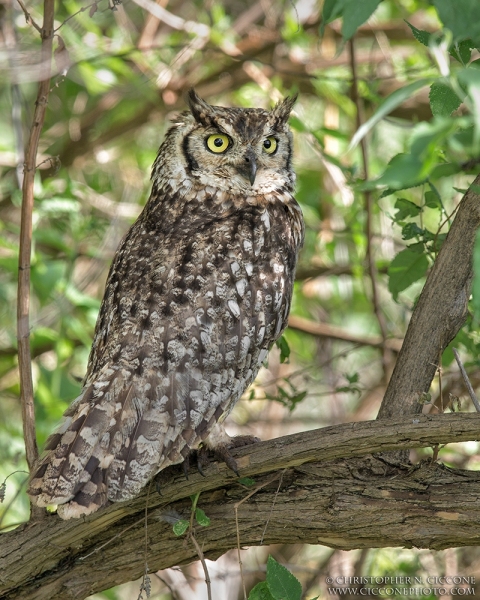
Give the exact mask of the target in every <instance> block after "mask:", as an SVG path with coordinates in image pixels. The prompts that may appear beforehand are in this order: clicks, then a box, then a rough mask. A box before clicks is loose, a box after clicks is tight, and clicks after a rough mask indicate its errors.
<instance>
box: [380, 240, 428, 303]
mask: <svg viewBox="0 0 480 600" xmlns="http://www.w3.org/2000/svg"><path fill="white" fill-rule="evenodd" d="M428 264H429V263H428V258H427V257H426V255H425V253H424V245H423V244H422V243H418V244H413V245H411V246H408V247H407V248H405V249H404V250H402V251H401V252H399V253H398V254H397V255H396V256H395V258H394V259H393V260H392V262H391V263H390V267H389V268H388V289H389V290H390V292H391V294H392V296H393V299H394V300H395V301H396V300H397V298H398V294H399V293H400V292H403V291H404V290H406V289H407V288H408V287H410V286H411V285H412V283H415V282H416V281H418V280H419V279H421V278H422V277H424V276H425V274H426V272H427V269H428Z"/></svg>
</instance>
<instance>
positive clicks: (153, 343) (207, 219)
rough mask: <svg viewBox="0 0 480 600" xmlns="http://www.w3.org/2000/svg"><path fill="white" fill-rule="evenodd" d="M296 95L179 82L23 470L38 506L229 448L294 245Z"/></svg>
mask: <svg viewBox="0 0 480 600" xmlns="http://www.w3.org/2000/svg"><path fill="white" fill-rule="evenodd" d="M294 102H295V98H286V99H285V100H283V101H282V102H280V103H279V104H277V105H276V106H275V107H274V108H273V109H272V110H271V111H267V110H263V109H258V108H251V109H244V108H224V107H220V106H211V105H209V104H208V103H207V102H206V101H204V100H203V99H202V98H200V97H199V96H198V95H197V94H196V92H195V91H194V90H191V91H190V92H189V96H188V103H189V107H190V110H189V111H187V112H184V113H182V114H180V115H179V116H178V117H177V118H175V119H174V120H173V122H172V125H171V127H170V129H169V130H168V132H167V134H166V136H165V140H164V142H163V143H162V145H161V146H160V149H159V152H158V156H157V158H156V160H155V162H154V165H153V169H152V191H151V195H150V198H149V200H148V202H147V204H146V205H145V208H144V209H143V212H142V213H141V214H140V216H139V218H138V219H137V221H136V222H135V223H134V224H133V226H132V227H131V228H130V230H129V231H128V233H127V234H126V235H125V237H124V238H123V240H122V241H121V243H120V246H119V248H118V250H117V252H116V254H115V257H114V260H113V263H112V265H111V268H110V272H109V275H108V280H107V284H106V289H105V295H104V298H103V302H102V305H101V308H100V313H99V316H98V321H97V324H96V328H95V336H94V341H93V346H92V350H91V352H90V357H89V362H88V367H87V373H86V376H85V379H84V381H83V388H82V392H81V394H80V396H79V397H78V398H77V399H76V400H75V401H74V402H73V403H72V405H71V406H70V407H69V408H68V409H67V411H66V412H65V414H64V419H63V422H62V424H61V425H60V427H59V429H58V430H57V431H56V432H55V433H53V434H52V435H51V436H50V438H49V439H48V441H47V443H46V448H45V453H44V455H43V457H42V458H41V459H40V461H39V463H38V465H37V466H36V468H35V469H34V472H33V474H32V476H31V480H30V484H29V490H28V493H29V495H30V496H31V499H32V501H33V502H34V503H35V504H36V505H38V506H47V505H51V504H56V505H58V508H57V512H58V514H59V515H60V517H61V518H63V519H68V518H72V517H79V516H81V515H87V514H89V513H92V512H94V511H95V510H97V509H98V508H100V507H102V506H104V505H106V504H108V503H109V501H111V502H118V501H125V500H129V499H131V498H133V497H135V496H136V495H137V494H138V493H139V492H140V491H141V490H142V488H143V487H144V486H145V485H146V484H147V482H148V481H149V480H150V479H151V478H152V477H153V476H154V475H155V474H156V473H158V472H159V471H161V470H162V469H165V468H166V467H168V466H169V465H173V464H177V463H181V462H183V461H184V460H185V459H186V458H187V457H188V455H189V453H190V452H191V451H192V450H195V449H198V448H199V447H200V446H201V447H207V448H210V449H213V450H217V451H219V452H223V455H225V454H226V455H228V448H229V447H231V445H232V444H234V438H233V441H232V438H229V436H228V435H227V434H226V432H225V430H224V426H223V421H224V419H225V417H226V416H227V415H228V414H229V413H230V411H231V410H232V408H233V407H234V406H235V403H236V402H237V401H238V399H239V398H240V396H241V395H242V393H243V392H244V391H245V390H246V388H247V387H248V386H249V385H250V384H251V383H252V381H253V380H254V379H255V376H256V374H257V372H258V370H259V369H260V367H261V365H262V363H264V361H265V359H266V357H267V354H268V351H269V349H270V348H271V346H272V344H273V343H274V342H275V340H277V339H278V337H279V336H280V335H281V333H282V332H283V330H284V329H285V327H286V325H287V319H288V313H289V310H290V303H291V298H292V289H293V282H294V277H295V267H296V263H297V256H298V252H299V250H300V248H301V246H302V243H303V237H304V224H303V218H302V213H301V210H300V208H299V206H298V204H297V202H296V201H295V199H294V197H293V190H294V183H295V174H294V171H293V169H292V134H291V132H290V130H289V127H288V124H287V121H288V117H289V114H290V111H291V109H292V106H293V104H294ZM227 464H228V463H227Z"/></svg>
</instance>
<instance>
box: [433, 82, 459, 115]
mask: <svg viewBox="0 0 480 600" xmlns="http://www.w3.org/2000/svg"><path fill="white" fill-rule="evenodd" d="M429 99H430V108H431V109H432V113H433V116H435V117H437V116H438V117H449V116H450V115H451V114H452V112H453V111H454V110H457V108H458V107H459V106H460V104H461V103H462V101H461V100H460V98H459V97H458V96H457V94H456V93H455V92H454V91H453V90H452V88H451V87H450V86H449V85H446V84H445V83H441V82H439V81H436V82H435V83H432V85H431V87H430V94H429Z"/></svg>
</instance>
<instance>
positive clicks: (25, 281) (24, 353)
mask: <svg viewBox="0 0 480 600" xmlns="http://www.w3.org/2000/svg"><path fill="white" fill-rule="evenodd" d="M20 5H21V4H20ZM43 6H44V13H43V27H42V30H41V36H42V49H41V53H42V63H43V64H46V65H48V73H47V75H46V76H45V78H44V79H43V81H40V82H39V84H38V94H37V100H36V102H35V112H34V116H33V122H32V128H31V130H30V136H29V140H28V143H27V148H26V156H25V172H24V178H23V187H22V211H21V223H20V241H19V255H18V296H17V338H18V368H19V373H20V389H21V404H22V418H23V433H24V437H25V450H26V458H27V463H28V467H29V469H30V471H31V470H32V468H33V465H34V464H35V462H36V460H37V458H38V448H37V440H36V436H35V409H34V405H33V381H32V364H31V356H30V325H29V312H30V256H31V252H32V212H33V184H34V178H35V171H36V166H35V165H36V162H37V151H38V144H39V140H40V133H41V131H42V127H43V123H44V121H45V112H46V109H47V101H48V94H49V91H50V64H51V60H52V41H53V22H54V14H55V0H45V2H44V5H43ZM22 8H23V7H22ZM42 513H43V511H42ZM37 514H38V513H37Z"/></svg>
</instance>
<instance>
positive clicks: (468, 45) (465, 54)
mask: <svg viewBox="0 0 480 600" xmlns="http://www.w3.org/2000/svg"><path fill="white" fill-rule="evenodd" d="M473 48H475V44H474V43H473V42H472V40H464V41H463V42H460V43H458V44H454V45H453V46H452V47H451V48H450V54H451V56H453V58H455V59H456V60H458V62H460V63H462V64H463V65H466V64H467V63H468V62H469V61H470V58H471V56H472V49H473Z"/></svg>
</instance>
